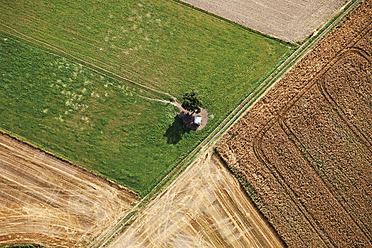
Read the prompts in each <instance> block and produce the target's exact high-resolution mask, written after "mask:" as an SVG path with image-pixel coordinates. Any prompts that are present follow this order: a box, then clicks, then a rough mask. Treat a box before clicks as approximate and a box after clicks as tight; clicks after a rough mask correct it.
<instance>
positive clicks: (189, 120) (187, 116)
mask: <svg viewBox="0 0 372 248" xmlns="http://www.w3.org/2000/svg"><path fill="white" fill-rule="evenodd" d="M178 116H179V117H180V118H181V119H182V121H183V123H185V125H186V126H187V127H188V128H190V129H192V130H202V129H203V128H204V127H205V126H206V125H207V123H208V119H209V117H208V110H207V109H204V108H200V113H192V112H190V111H187V110H185V109H182V110H181V112H180V113H178ZM196 116H199V117H201V118H202V121H201V124H200V125H197V124H195V123H194V118H195V117H196Z"/></svg>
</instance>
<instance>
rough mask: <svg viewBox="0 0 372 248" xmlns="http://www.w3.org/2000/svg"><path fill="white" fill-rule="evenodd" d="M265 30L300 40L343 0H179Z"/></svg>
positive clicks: (336, 8) (255, 28)
mask: <svg viewBox="0 0 372 248" xmlns="http://www.w3.org/2000/svg"><path fill="white" fill-rule="evenodd" d="M182 1H183V2H186V3H188V4H191V5H193V6H196V7H198V8H200V9H203V10H206V11H208V12H211V13H213V14H216V15H218V16H222V17H224V18H226V19H228V20H231V21H233V22H236V23H239V24H241V25H243V26H246V27H249V28H252V29H254V30H257V31H259V32H262V33H264V34H268V35H270V36H273V37H277V38H279V39H283V40H286V41H290V42H296V41H302V40H303V39H305V38H306V37H307V36H308V35H310V34H311V33H312V32H314V31H315V29H316V28H318V27H319V26H320V25H321V24H323V23H325V22H326V21H327V20H328V19H329V18H330V17H331V16H333V15H334V13H336V12H337V10H338V9H339V8H341V6H342V4H343V3H344V2H345V1H344V0H328V1H326V3H325V1H322V0H312V1H305V0H289V1H288V0H276V1H272V0H260V1H257V0H230V1H224V0H182Z"/></svg>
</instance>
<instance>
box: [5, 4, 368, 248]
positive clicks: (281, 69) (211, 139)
mask: <svg viewBox="0 0 372 248" xmlns="http://www.w3.org/2000/svg"><path fill="white" fill-rule="evenodd" d="M360 1H361V0H350V1H349V2H348V3H346V5H345V6H347V8H345V9H344V8H341V10H340V12H341V13H338V14H337V15H339V16H338V17H337V18H336V19H334V20H333V19H332V20H331V21H330V22H328V23H326V24H325V25H324V26H323V27H322V28H321V29H320V32H319V33H315V34H313V36H311V37H310V39H308V40H306V41H305V42H304V43H303V44H302V45H301V46H300V47H298V48H297V49H296V50H295V51H294V52H293V53H292V54H291V55H290V56H289V57H288V58H287V59H286V60H285V61H283V62H282V63H280V64H279V65H278V66H277V67H276V68H275V69H274V70H273V71H272V72H271V73H270V74H269V75H268V77H267V78H266V79H265V80H263V81H262V82H261V83H260V84H259V85H258V86H256V87H255V88H254V89H253V91H252V92H251V93H250V94H249V95H248V96H247V97H246V98H244V99H243V100H242V101H241V102H240V104H238V106H236V107H235V108H234V109H233V110H232V111H231V112H230V114H228V115H227V117H225V118H224V119H223V120H222V122H220V124H219V125H218V126H217V127H216V128H215V129H214V130H213V131H212V132H211V133H210V134H209V135H208V136H207V137H206V138H205V139H204V140H203V141H201V142H200V143H199V144H198V145H197V146H196V147H195V148H194V149H193V150H192V151H191V152H189V154H188V155H187V156H186V157H184V158H183V159H182V160H181V161H180V162H179V163H178V165H177V166H175V167H174V168H173V169H172V170H171V171H170V173H168V174H167V175H166V176H165V177H164V178H163V179H162V180H161V181H160V182H159V183H158V184H157V185H155V187H154V188H153V189H152V190H151V191H150V192H149V193H148V194H147V195H146V196H144V197H143V198H142V199H141V200H140V201H139V202H138V203H137V204H136V205H135V206H134V207H133V211H131V212H130V213H129V214H127V215H126V216H124V217H123V218H122V219H120V221H118V223H117V224H115V225H113V226H114V227H115V229H116V230H115V231H114V233H113V234H112V235H111V236H110V237H109V238H107V237H104V236H106V235H107V234H108V233H109V232H111V230H108V231H107V232H106V233H104V234H103V235H102V239H101V238H98V239H99V240H97V239H96V240H97V242H100V243H101V244H99V243H98V244H97V243H96V245H95V244H94V243H93V244H91V247H103V246H104V245H106V244H107V243H108V241H110V240H111V239H112V237H114V236H115V235H116V233H118V232H119V231H120V230H121V229H122V227H123V226H125V225H127V224H128V223H129V221H131V220H132V219H133V218H134V217H135V216H136V214H133V215H132V216H131V217H130V218H129V219H128V218H127V217H128V216H129V215H130V214H132V213H133V212H136V211H138V210H137V208H138V207H142V205H143V204H146V203H147V202H148V201H150V200H151V199H153V198H155V197H156V196H157V195H158V194H159V193H160V191H161V190H162V189H163V188H164V187H166V186H168V185H169V184H170V183H171V182H172V181H173V180H174V179H175V178H176V177H177V176H178V175H179V174H180V173H181V172H182V171H183V170H184V169H185V168H186V167H187V166H188V165H189V164H190V163H192V162H193V161H194V160H195V159H196V157H197V156H198V155H199V154H200V153H202V152H205V151H206V150H207V149H208V148H209V147H211V146H212V145H213V144H214V143H215V142H216V141H217V139H218V137H219V136H220V135H222V133H223V132H225V131H226V130H227V129H228V128H229V127H230V126H231V125H232V124H233V123H234V122H235V121H237V120H238V119H239V118H240V117H241V115H242V114H243V113H244V111H246V110H247V109H248V108H249V106H251V105H252V104H253V103H254V102H255V101H256V100H257V99H258V98H259V97H260V96H261V95H262V94H263V93H264V92H265V91H266V90H267V89H268V88H269V87H271V86H272V85H273V84H274V83H275V82H276V81H277V79H278V78H280V76H281V75H282V74H283V73H285V72H286V71H287V70H288V69H289V68H290V67H291V66H292V65H293V64H294V63H295V62H296V61H298V60H299V59H300V58H301V57H302V56H304V55H305V54H306V52H307V51H308V50H309V49H310V48H311V47H313V46H314V45H316V44H317V42H318V41H319V40H320V39H321V38H322V37H323V36H324V35H325V34H327V33H328V32H329V31H330V30H331V29H332V28H333V27H334V26H335V25H336V24H338V22H339V21H340V20H341V19H342V18H343V17H344V16H345V15H346V14H347V13H348V12H349V10H350V9H351V8H353V7H354V6H355V5H356V4H357V3H359V2H360ZM234 24H236V23H234ZM0 25H2V26H3V27H6V28H8V29H10V30H12V31H13V32H16V33H18V34H19V35H21V36H23V37H26V38H27V39H28V40H33V41H35V42H37V43H39V44H43V46H42V47H44V48H46V47H49V49H52V50H53V49H54V50H56V51H58V52H60V53H63V54H64V55H66V56H67V57H68V58H70V59H73V60H77V61H80V62H81V63H83V64H84V65H85V66H87V67H88V68H90V69H91V70H93V71H96V72H97V73H99V74H101V75H104V76H106V77H108V78H112V79H115V80H118V81H122V82H125V83H132V84H134V85H137V86H139V87H142V88H145V89H148V90H150V91H153V92H157V93H161V94H163V95H166V96H168V97H170V98H172V99H173V100H176V98H175V97H174V96H171V95H170V94H169V93H166V92H163V91H161V90H157V89H154V88H152V87H149V86H146V85H143V84H140V83H138V82H135V81H133V80H130V79H128V78H125V77H123V76H120V75H119V74H116V73H113V72H111V71H109V70H107V69H104V68H102V67H100V66H98V65H95V64H94V63H91V62H88V61H85V60H83V59H81V58H78V57H76V56H75V55H72V54H70V53H68V52H65V51H64V50H62V49H60V48H58V47H55V46H53V45H50V44H48V43H46V42H44V41H41V40H38V39H36V38H33V37H31V36H28V35H26V34H23V33H22V32H19V31H18V30H16V29H14V28H12V27H10V26H8V25H6V24H3V23H1V22H0ZM236 25H238V24H236ZM327 25H329V26H328V27H326V26H327ZM324 27H326V28H325V29H324V30H322V29H323V28H324ZM245 29H246V28H245ZM4 32H6V31H4ZM18 38H20V37H19V36H18ZM26 38H22V39H25V40H27V39H26ZM313 38H314V39H313ZM46 49H47V50H49V49H48V48H46ZM57 56H60V55H57ZM60 57H63V56H60ZM126 219H127V220H126ZM125 220H126V221H125ZM123 221H125V222H124V223H123V224H122V222H123ZM119 225H120V226H119ZM117 227H118V228H117ZM101 240H102V242H101ZM93 242H95V241H93Z"/></svg>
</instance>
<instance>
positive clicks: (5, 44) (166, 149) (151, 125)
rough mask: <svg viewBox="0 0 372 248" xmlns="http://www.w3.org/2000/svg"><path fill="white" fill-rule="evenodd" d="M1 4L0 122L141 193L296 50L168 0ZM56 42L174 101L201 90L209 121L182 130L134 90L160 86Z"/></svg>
mask: <svg viewBox="0 0 372 248" xmlns="http://www.w3.org/2000/svg"><path fill="white" fill-rule="evenodd" d="M0 10H1V12H2V14H1V15H0V31H2V33H1V34H0V36H1V37H0V44H1V46H0V73H1V75H0V89H1V91H0V99H1V100H0V126H1V129H3V130H6V131H7V132H11V133H13V134H16V135H17V136H20V137H23V138H24V139H26V140H28V141H29V142H31V143H34V144H36V145H38V146H41V147H43V148H44V149H46V150H48V151H51V152H53V153H56V154H57V155H59V156H61V157H64V158H66V159H68V160H71V161H72V162H74V163H77V164H79V165H83V166H85V167H87V168H89V169H92V170H94V171H98V172H100V173H101V174H103V175H106V176H107V177H109V178H111V179H113V180H115V181H117V182H118V183H120V184H123V185H125V186H128V187H129V188H131V189H133V190H135V191H136V192H138V193H140V194H141V195H144V194H146V193H147V192H148V191H149V190H150V189H151V188H152V187H153V186H154V185H155V184H156V183H157V182H158V181H159V180H160V179H161V178H162V177H163V176H164V175H165V174H166V173H167V172H168V171H169V170H170V169H171V168H172V167H174V166H175V165H176V164H177V162H179V161H180V159H181V158H182V157H184V156H185V155H186V154H187V153H188V152H189V151H190V150H191V149H192V148H193V147H195V146H196V145H197V143H198V142H199V141H200V140H201V139H202V138H203V137H205V136H206V135H207V134H208V133H209V132H210V131H211V130H212V129H213V128H214V127H215V126H216V125H217V124H218V122H219V121H221V120H222V119H223V117H224V116H226V115H227V114H228V112H229V111H231V110H232V109H233V107H234V106H235V105H236V104H238V102H239V101H240V100H241V99H242V98H243V97H244V96H245V95H247V94H248V93H249V92H250V91H251V90H252V89H253V88H254V87H255V86H256V85H257V84H258V83H259V81H260V79H261V78H262V77H264V76H265V75H266V74H267V73H268V72H269V71H270V70H271V69H272V68H273V67H274V66H275V65H276V64H278V62H279V61H280V60H281V59H283V58H284V57H285V56H286V55H288V54H289V52H290V50H291V49H290V48H289V46H288V45H287V44H284V43H280V42H278V41H276V40H273V39H270V38H267V37H263V36H261V35H259V34H257V33H254V32H251V31H248V30H246V29H243V28H241V27H239V26H237V25H234V24H232V23H228V22H226V21H224V20H221V19H218V18H216V17H213V16H211V15H208V14H205V13H203V12H200V11H197V10H195V9H192V8H190V7H188V6H185V5H182V4H179V3H178V2H175V1H164V0H159V1H131V0H128V1H125V2H120V1H95V2H94V4H92V2H91V1H89V2H88V1H70V0H67V1H49V3H48V2H47V1H34V0H31V1H7V0H3V1H1V3H0ZM3 24H5V25H7V26H10V27H12V28H14V29H16V30H17V31H19V32H21V33H23V34H26V35H29V36H30V37H33V38H36V39H38V40H40V41H44V42H46V43H48V44H51V45H53V46H55V48H51V47H49V46H48V45H45V44H42V43H38V42H37V41H35V40H32V39H31V38H30V37H26V36H24V35H22V34H20V33H19V32H17V31H15V30H12V29H10V28H9V27H7V26H5V25H3ZM61 50H63V51H65V52H68V53H69V54H71V55H73V56H76V57H78V58H79V59H82V60H85V61H87V62H89V63H94V64H95V65H97V66H99V67H102V68H105V69H107V70H110V71H112V72H115V73H117V74H119V75H121V76H124V77H126V78H129V79H131V80H134V81H136V82H138V83H141V84H144V85H148V86H151V87H153V88H156V89H160V90H163V91H165V92H168V93H170V94H172V95H174V96H176V97H178V98H179V99H180V98H181V96H182V94H183V93H184V92H185V91H188V90H190V89H197V90H198V91H199V92H200V94H201V95H202V96H203V97H204V103H205V107H206V108H207V109H208V111H209V113H210V114H212V115H213V116H214V118H213V119H211V120H210V122H209V123H208V126H207V127H206V128H205V129H203V130H202V131H200V132H194V131H188V130H187V129H185V127H184V126H183V125H182V123H180V120H179V119H177V118H176V113H175V111H176V110H177V109H175V108H174V107H173V106H172V105H166V104H163V103H160V102H154V101H149V100H146V99H144V98H142V97H140V96H139V94H141V95H150V96H157V97H161V96H162V95H161V94H158V93H154V92H153V91H151V90H148V91H147V92H144V91H143V89H140V88H139V87H135V86H134V85H133V84H129V83H126V82H123V81H118V80H114V79H111V78H109V77H106V76H104V75H101V74H99V73H97V72H95V71H93V70H91V69H90V68H93V69H96V67H94V66H89V65H88V67H86V66H82V65H80V64H79V63H82V64H84V65H86V63H83V62H82V61H80V60H79V59H76V58H73V57H72V56H70V55H67V54H65V53H64V52H62V51H61ZM51 52H52V53H55V54H58V55H62V56H65V57H67V59H66V58H61V57H58V56H57V55H54V54H52V53H51ZM163 98H165V96H164V95H163Z"/></svg>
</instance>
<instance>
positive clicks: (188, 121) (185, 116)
mask: <svg viewBox="0 0 372 248" xmlns="http://www.w3.org/2000/svg"><path fill="white" fill-rule="evenodd" d="M141 97H143V98H146V99H147V100H151V101H157V102H163V103H167V104H172V105H173V106H176V107H177V108H178V109H179V113H177V114H178V116H179V117H180V118H181V120H182V121H183V123H184V124H185V125H186V126H187V127H188V128H190V129H192V130H197V131H199V130H202V129H203V128H204V127H205V126H206V125H207V123H208V120H209V116H208V110H207V109H204V108H200V113H193V112H190V111H188V110H186V109H184V108H183V107H182V104H181V103H179V102H178V100H177V98H175V97H172V99H173V102H171V101H167V100H162V99H155V98H150V97H145V96H141ZM196 116H199V117H201V118H202V122H201V124H200V125H197V124H195V123H194V117H196Z"/></svg>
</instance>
